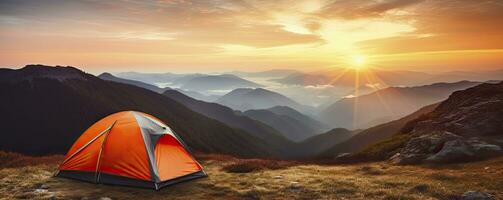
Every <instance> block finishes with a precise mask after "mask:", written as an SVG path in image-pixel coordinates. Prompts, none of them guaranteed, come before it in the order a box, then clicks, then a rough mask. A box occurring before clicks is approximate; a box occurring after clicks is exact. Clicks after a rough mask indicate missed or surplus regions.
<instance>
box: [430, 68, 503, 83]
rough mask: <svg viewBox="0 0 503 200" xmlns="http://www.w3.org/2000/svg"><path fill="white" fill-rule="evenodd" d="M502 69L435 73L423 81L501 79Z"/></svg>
mask: <svg viewBox="0 0 503 200" xmlns="http://www.w3.org/2000/svg"><path fill="white" fill-rule="evenodd" d="M501 77H503V69H499V70H489V71H451V72H444V73H441V74H436V75H435V76H433V77H431V78H429V79H427V80H425V81H424V83H436V82H448V83H449V82H457V81H461V80H467V81H478V82H486V81H487V80H501Z"/></svg>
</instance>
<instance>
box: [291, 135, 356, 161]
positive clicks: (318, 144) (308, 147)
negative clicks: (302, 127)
mask: <svg viewBox="0 0 503 200" xmlns="http://www.w3.org/2000/svg"><path fill="white" fill-rule="evenodd" d="M356 133H357V132H356V131H350V130H347V129H344V128H335V129H332V130H330V131H328V132H326V133H322V134H319V135H315V136H313V137H310V138H308V139H306V140H304V141H302V142H300V143H299V144H298V147H297V148H299V149H302V151H301V152H299V153H298V155H297V156H298V157H299V158H307V159H313V158H315V157H317V156H318V155H319V154H320V153H323V152H325V151H327V150H328V149H329V148H331V147H334V146H335V145H338V144H340V143H343V142H345V141H347V140H348V139H350V138H351V137H353V136H354V135H355V134H356Z"/></svg>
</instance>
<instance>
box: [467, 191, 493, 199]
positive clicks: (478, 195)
mask: <svg viewBox="0 0 503 200" xmlns="http://www.w3.org/2000/svg"><path fill="white" fill-rule="evenodd" d="M461 200H495V198H494V197H493V196H492V195H490V194H487V193H485V192H479V191H468V192H465V193H464V194H463V195H462V196H461Z"/></svg>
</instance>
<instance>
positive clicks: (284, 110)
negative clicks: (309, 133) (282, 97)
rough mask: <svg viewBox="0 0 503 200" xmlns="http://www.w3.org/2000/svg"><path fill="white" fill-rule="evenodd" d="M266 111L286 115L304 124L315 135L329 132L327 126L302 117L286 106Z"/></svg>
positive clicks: (310, 118) (305, 116)
mask: <svg viewBox="0 0 503 200" xmlns="http://www.w3.org/2000/svg"><path fill="white" fill-rule="evenodd" d="M267 110H269V111H271V112H273V113H276V114H277V115H286V116H288V117H291V118H293V119H296V120H298V121H300V122H302V123H303V124H305V126H307V127H309V128H310V129H312V130H314V132H316V133H323V132H326V131H328V130H330V128H329V126H328V125H326V124H324V123H321V122H320V121H318V120H315V119H313V118H312V117H310V116H307V115H304V114H302V113H300V112H299V111H297V110H295V109H293V108H290V107H288V106H274V107H272V108H269V109H267Z"/></svg>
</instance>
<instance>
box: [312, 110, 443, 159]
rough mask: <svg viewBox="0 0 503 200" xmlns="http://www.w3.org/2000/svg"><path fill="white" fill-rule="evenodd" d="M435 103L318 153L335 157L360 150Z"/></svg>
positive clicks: (387, 134) (384, 137) (396, 129)
mask: <svg viewBox="0 0 503 200" xmlns="http://www.w3.org/2000/svg"><path fill="white" fill-rule="evenodd" d="M437 105H438V104H432V105H429V106H426V107H423V108H421V109H419V110H418V111H416V112H414V113H412V114H410V115H408V116H406V117H403V118H401V119H398V120H395V121H392V122H388V123H385V124H381V125H378V126H374V127H372V128H368V129H365V130H363V131H360V132H359V133H358V134H356V135H354V136H353V137H351V138H350V139H348V140H347V141H344V142H342V143H340V144H336V145H335V146H333V147H331V148H329V149H328V150H326V151H325V152H323V153H321V154H320V155H321V157H335V156H336V155H337V154H340V153H354V152H358V151H361V150H363V149H364V148H366V147H367V146H369V145H372V144H374V143H377V142H379V141H382V140H386V139H388V138H390V137H391V136H392V135H394V134H396V133H398V132H399V131H400V129H401V128H402V127H403V126H405V124H407V123H408V122H409V121H410V120H413V119H415V118H417V117H419V116H421V115H423V114H425V113H429V112H431V111H432V110H433V109H435V107H436V106H437Z"/></svg>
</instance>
